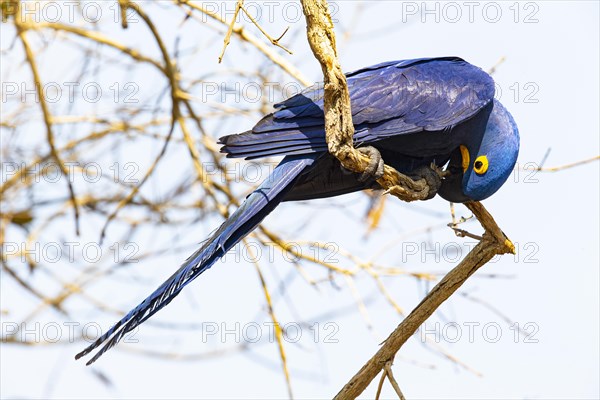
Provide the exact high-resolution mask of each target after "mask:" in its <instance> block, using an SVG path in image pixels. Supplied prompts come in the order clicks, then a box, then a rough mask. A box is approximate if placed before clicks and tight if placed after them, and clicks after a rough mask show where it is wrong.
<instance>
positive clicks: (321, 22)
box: [302, 0, 429, 201]
mask: <svg viewBox="0 0 600 400" xmlns="http://www.w3.org/2000/svg"><path fill="white" fill-rule="evenodd" d="M302 10H303V11H304V15H305V16H306V25H307V27H306V31H307V36H308V42H309V44H310V48H311V49H312V51H313V54H314V55H315V57H316V59H317V60H318V61H319V63H320V64H321V69H322V70H323V77H324V111H325V135H326V138H327V146H328V149H329V152H330V153H331V154H332V155H333V156H335V157H336V158H337V159H338V160H339V161H340V163H341V164H342V166H343V167H344V168H346V169H348V170H350V171H354V172H364V171H365V170H366V168H367V166H368V165H369V158H368V157H367V156H366V155H364V154H361V153H360V152H358V151H357V150H356V149H355V148H354V146H353V137H354V125H353V124H352V112H351V109H350V94H349V92H348V86H347V84H346V76H345V75H344V73H343V72H342V68H341V66H340V63H339V61H338V59H337V51H336V44H335V33H334V31H333V22H332V21H331V16H330V15H329V7H328V4H327V0H302ZM377 183H379V184H380V185H381V187H382V188H383V189H385V190H386V193H389V194H391V195H394V196H396V197H398V198H399V199H401V200H404V201H414V200H423V199H426V198H427V196H428V194H429V186H428V185H427V182H426V181H425V179H419V180H417V181H414V180H412V179H411V178H409V177H408V176H406V175H403V174H401V173H399V172H398V171H396V170H395V169H394V168H392V167H390V166H389V165H386V166H385V168H384V174H383V176H382V177H381V178H379V179H378V180H377Z"/></svg>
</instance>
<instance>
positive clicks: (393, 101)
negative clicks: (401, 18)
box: [220, 57, 494, 158]
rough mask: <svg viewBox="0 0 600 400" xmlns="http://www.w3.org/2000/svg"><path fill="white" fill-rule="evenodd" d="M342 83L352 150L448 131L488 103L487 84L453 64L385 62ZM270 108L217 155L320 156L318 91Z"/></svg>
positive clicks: (449, 60) (462, 64) (490, 90)
mask: <svg viewBox="0 0 600 400" xmlns="http://www.w3.org/2000/svg"><path fill="white" fill-rule="evenodd" d="M346 76H347V81H348V89H349V92H350V101H351V106H352V119H353V123H354V126H355V135H354V140H355V144H356V145H361V144H370V143H374V142H377V141H379V140H383V139H386V138H390V137H393V136H396V135H404V134H409V133H417V132H423V131H445V130H450V129H451V128H452V127H454V126H456V125H458V124H460V123H462V122H464V121H466V120H468V119H470V118H472V117H473V116H475V115H476V114H478V113H479V111H480V110H482V109H483V108H484V107H485V106H486V105H487V104H489V103H490V102H491V101H492V99H493V97H494V81H493V80H492V78H491V77H490V76H489V75H488V74H487V73H486V72H484V71H483V70H481V69H480V68H478V67H476V66H473V65H471V64H469V63H467V62H466V61H464V60H462V59H460V58H457V57H445V58H423V59H416V60H405V61H392V62H386V63H382V64H378V65H374V66H372V67H367V68H363V69H360V70H357V71H354V72H351V73H349V74H347V75H346ZM275 108H276V111H275V112H274V113H272V114H270V115H268V116H266V117H265V118H263V119H262V120H260V121H259V122H258V123H257V124H256V126H254V128H252V130H250V131H247V132H244V133H241V134H237V135H228V136H224V137H222V138H221V139H220V143H221V144H223V145H224V146H223V147H222V149H221V151H222V152H224V153H227V155H228V157H247V158H257V157H266V156H272V155H282V154H305V153H311V152H324V151H327V144H326V142H325V131H324V127H323V125H324V116H323V88H322V87H318V86H313V87H311V88H308V89H307V90H305V91H304V92H302V93H300V94H298V95H296V96H293V97H291V98H289V99H287V100H285V101H284V102H282V103H279V104H276V105H275ZM424 150H426V149H424Z"/></svg>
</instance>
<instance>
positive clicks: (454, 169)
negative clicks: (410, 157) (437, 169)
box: [439, 100, 519, 203]
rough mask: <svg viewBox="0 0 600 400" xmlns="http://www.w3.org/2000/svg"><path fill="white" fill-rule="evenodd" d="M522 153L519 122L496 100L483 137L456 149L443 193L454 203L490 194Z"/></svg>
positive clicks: (440, 192) (505, 177)
mask: <svg viewBox="0 0 600 400" xmlns="http://www.w3.org/2000/svg"><path fill="white" fill-rule="evenodd" d="M475 136H476V135H475ZM479 141H480V142H479ZM478 142H479V143H478ZM518 154H519V130H518V128H517V124H516V123H515V120H514V119H513V117H512V115H510V113H509V112H508V111H507V110H506V109H505V108H504V106H502V104H500V102H499V101H496V100H494V106H493V109H492V111H491V113H490V116H489V119H488V121H487V125H486V128H485V133H484V134H483V138H482V139H477V138H475V137H474V138H473V142H471V143H469V141H467V142H466V143H463V144H462V145H460V147H459V148H458V149H456V150H455V151H454V152H453V153H452V156H451V157H450V162H449V164H448V167H447V170H448V171H450V175H449V176H447V177H446V178H445V179H444V180H443V182H442V186H441V187H440V190H439V194H440V196H442V197H443V198H444V199H446V200H448V201H451V202H454V203H462V202H465V201H469V200H475V201H479V200H483V199H486V198H488V197H490V196H491V195H493V194H494V193H496V191H497V190H498V189H500V186H502V185H503V184H504V182H506V180H507V179H508V177H509V176H510V174H511V172H512V170H513V168H514V166H515V163H516V161H517V156H518Z"/></svg>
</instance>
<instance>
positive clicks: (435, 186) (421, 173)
mask: <svg viewBox="0 0 600 400" xmlns="http://www.w3.org/2000/svg"><path fill="white" fill-rule="evenodd" d="M409 176H410V177H411V178H412V179H413V180H415V181H416V180H419V179H425V181H426V182H427V186H429V193H427V197H425V198H424V199H423V200H429V199H432V198H434V197H435V195H436V194H437V192H438V190H439V189H440V187H441V186H442V176H444V172H443V171H442V170H441V169H440V168H439V167H438V166H437V165H435V164H433V163H432V164H431V166H429V167H426V166H423V167H419V168H417V169H415V170H414V171H412V172H411V173H410V175H409Z"/></svg>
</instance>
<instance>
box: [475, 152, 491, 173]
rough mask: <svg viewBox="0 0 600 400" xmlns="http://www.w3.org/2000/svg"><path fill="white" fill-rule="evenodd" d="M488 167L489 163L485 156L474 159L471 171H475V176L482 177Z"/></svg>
mask: <svg viewBox="0 0 600 400" xmlns="http://www.w3.org/2000/svg"><path fill="white" fill-rule="evenodd" d="M488 167H489V162H488V158H487V157H486V156H479V157H477V158H476V159H475V162H474V163H473V171H475V173H476V174H477V175H483V174H485V173H486V172H487V170H488Z"/></svg>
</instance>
